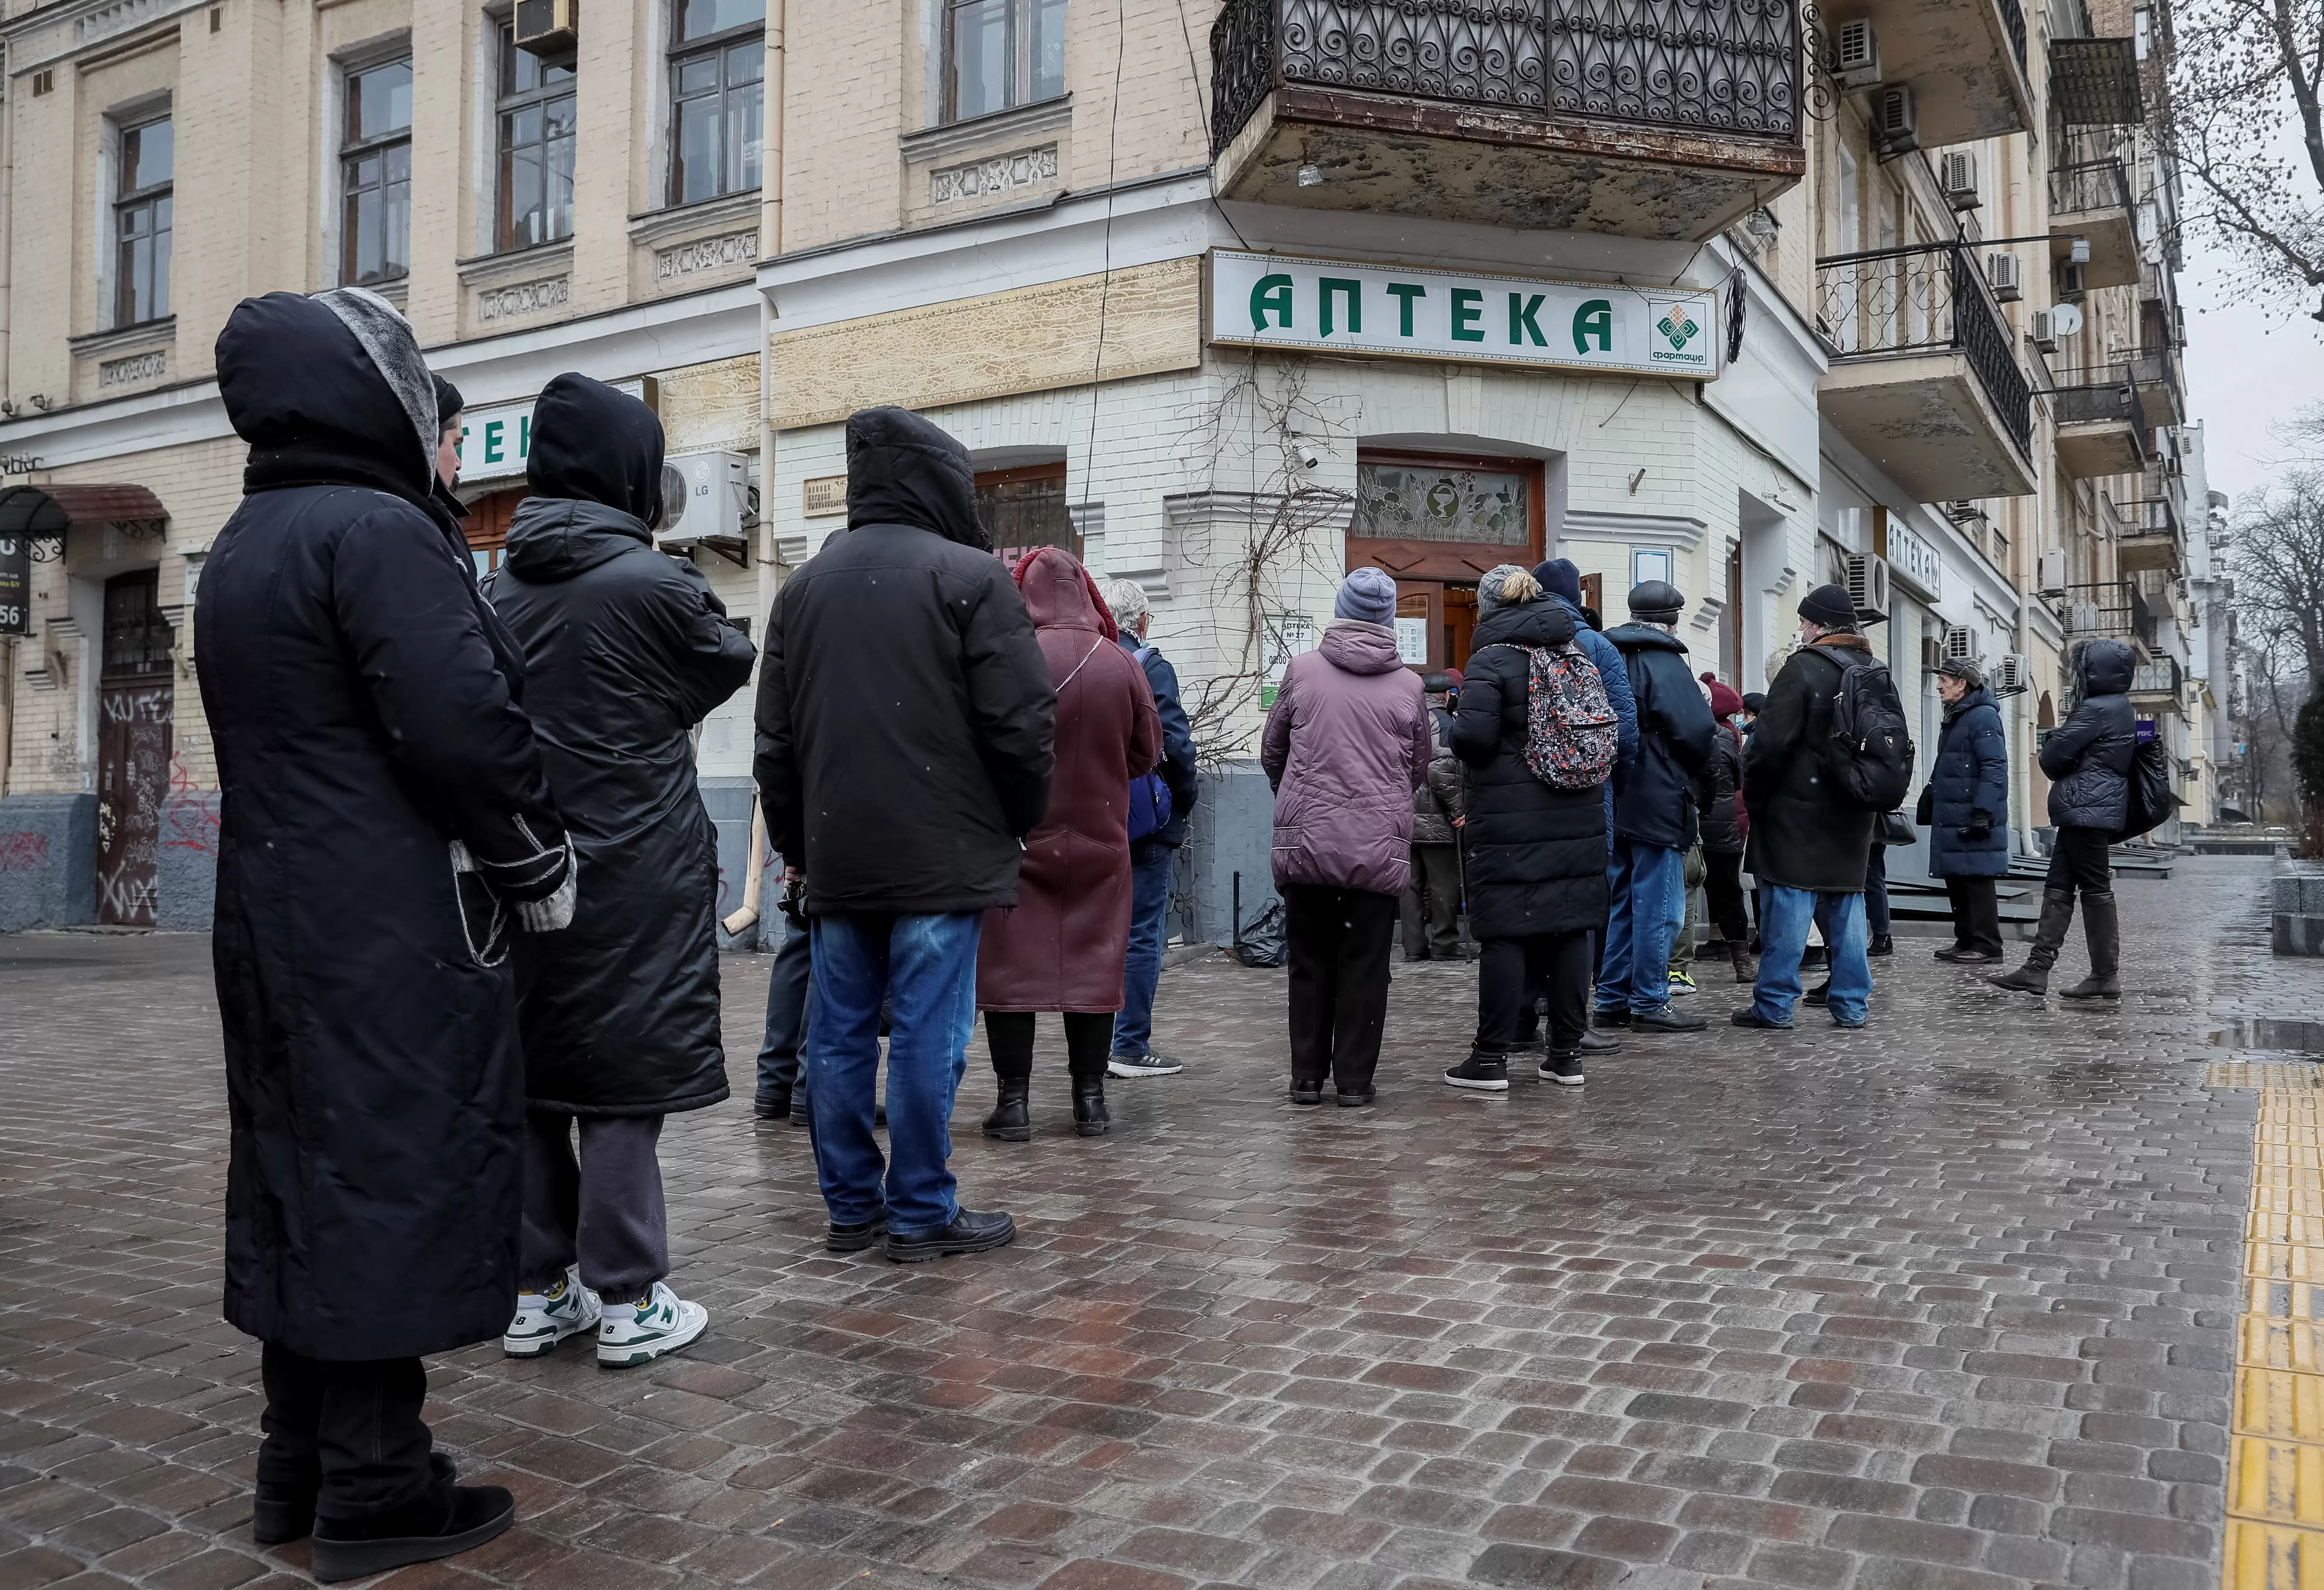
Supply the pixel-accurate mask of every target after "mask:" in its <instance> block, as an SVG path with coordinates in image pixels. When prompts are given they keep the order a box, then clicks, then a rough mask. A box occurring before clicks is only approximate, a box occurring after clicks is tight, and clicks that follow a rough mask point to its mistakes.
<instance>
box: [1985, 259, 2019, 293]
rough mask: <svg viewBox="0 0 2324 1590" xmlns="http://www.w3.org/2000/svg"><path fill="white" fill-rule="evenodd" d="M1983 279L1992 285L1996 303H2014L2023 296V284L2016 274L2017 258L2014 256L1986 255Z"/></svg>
mask: <svg viewBox="0 0 2324 1590" xmlns="http://www.w3.org/2000/svg"><path fill="white" fill-rule="evenodd" d="M1985 279H1986V280H1987V282H1991V283H1992V284H1993V300H1994V301H1995V302H1996V303H2015V302H2016V301H2017V300H2019V299H2021V298H2024V296H2025V287H2024V282H2023V280H2022V279H2021V278H2020V277H2019V275H2018V272H2017V256H2016V255H2015V254H1987V255H1986V256H1985Z"/></svg>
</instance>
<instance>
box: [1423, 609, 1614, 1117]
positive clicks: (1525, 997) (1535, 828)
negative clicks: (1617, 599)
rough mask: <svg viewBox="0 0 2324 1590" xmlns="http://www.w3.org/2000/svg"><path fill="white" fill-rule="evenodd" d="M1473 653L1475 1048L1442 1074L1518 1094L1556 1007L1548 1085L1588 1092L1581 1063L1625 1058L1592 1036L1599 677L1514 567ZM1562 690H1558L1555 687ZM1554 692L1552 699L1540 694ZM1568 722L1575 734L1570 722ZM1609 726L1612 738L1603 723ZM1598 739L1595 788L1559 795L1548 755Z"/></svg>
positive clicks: (1460, 732) (1607, 754)
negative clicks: (1512, 1072) (1529, 1039)
mask: <svg viewBox="0 0 2324 1590" xmlns="http://www.w3.org/2000/svg"><path fill="white" fill-rule="evenodd" d="M1477 607H1478V612H1479V615H1480V616H1479V619H1478V623H1477V633H1476V643H1475V645H1474V646H1473V647H1472V648H1471V652H1470V653H1469V674H1468V683H1467V685H1466V687H1465V688H1464V689H1462V692H1461V697H1462V699H1461V712H1460V716H1458V717H1457V718H1456V719H1455V720H1454V723H1453V729H1452V744H1453V746H1454V748H1455V749H1456V750H1457V751H1459V753H1461V758H1462V761H1464V762H1465V763H1468V764H1469V768H1470V779H1471V796H1470V804H1469V814H1468V823H1467V826H1466V829H1465V832H1466V833H1467V835H1468V839H1469V901H1470V903H1469V911H1470V921H1471V930H1472V931H1473V932H1474V933H1475V934H1476V936H1477V940H1478V942H1479V944H1480V946H1481V947H1482V954H1481V958H1480V962H1479V966H1478V980H1477V1039H1476V1042H1475V1044H1474V1045H1473V1046H1472V1048H1471V1052H1470V1054H1469V1058H1467V1059H1465V1060H1463V1061H1462V1062H1461V1063H1460V1064H1459V1065H1457V1066H1454V1067H1452V1068H1451V1069H1450V1070H1448V1071H1446V1072H1445V1073H1444V1080H1445V1081H1446V1082H1448V1083H1450V1084H1452V1086H1455V1087H1462V1088H1470V1089H1474V1090H1479V1091H1484V1092H1492V1093H1499V1092H1504V1091H1506V1090H1507V1089H1508V1085H1509V1081H1508V1057H1509V1054H1510V1051H1511V1049H1513V1048H1514V1046H1515V1044H1516V1042H1517V1037H1518V1034H1519V1031H1520V1024H1521V1021H1522V1017H1523V1016H1524V1014H1525V1008H1526V1006H1527V1005H1528V1004H1530V1003H1533V1002H1534V1001H1535V999H1536V998H1543V997H1545V998H1546V999H1547V1001H1548V1005H1549V1014H1548V1021H1547V1025H1548V1035H1547V1045H1546V1047H1547V1051H1548V1052H1547V1054H1546V1055H1545V1058H1544V1059H1543V1062H1542V1064H1541V1066H1540V1068H1539V1074H1540V1076H1541V1077H1542V1078H1543V1079H1544V1080H1545V1081H1549V1082H1558V1083H1567V1084H1576V1083H1580V1082H1581V1081H1582V1079H1583V1076H1584V1070H1585V1068H1584V1064H1583V1057H1584V1056H1585V1055H1589V1054H1596V1053H1609V1052H1612V1051H1613V1050H1614V1049H1617V1048H1618V1047H1619V1046H1618V1044H1616V1043H1615V1042H1614V1041H1613V1040H1610V1039H1607V1038H1604V1037H1601V1036H1600V1035H1597V1034H1594V1033H1592V1032H1591V1031H1590V980H1591V968H1590V961H1591V956H1590V935H1591V933H1593V932H1595V931H1596V930H1597V927H1598V924H1599V921H1600V919H1601V918H1602V917H1603V916H1604V914H1605V893H1606V836H1605V822H1606V816H1605V811H1606V809H1605V802H1604V801H1603V800H1601V799H1600V795H1599V791H1598V784H1599V783H1600V782H1601V781H1603V780H1604V779H1606V778H1607V777H1609V776H1610V775H1611V773H1612V771H1613V763H1614V758H1615V753H1616V749H1617V747H1618V744H1619V741H1618V736H1617V735H1615V733H1613V732H1612V731H1613V724H1614V718H1613V708H1612V706H1611V703H1610V701H1609V698H1608V696H1607V692H1606V689H1605V686H1604V684H1603V682H1602V681H1601V680H1600V676H1599V673H1598V670H1597V666H1596V665H1595V664H1594V663H1592V662H1591V661H1590V658H1589V655H1588V653H1586V652H1583V651H1582V649H1581V648H1580V647H1578V646H1576V645H1574V644H1573V638H1574V632H1575V627H1576V624H1575V619H1574V616H1573V614H1572V610H1571V609H1570V608H1569V607H1567V606H1566V605H1564V604H1563V603H1561V602H1557V601H1555V600H1553V599H1550V598H1547V597H1545V596H1544V594H1543V592H1542V589H1541V587H1540V586H1539V585H1538V584H1536V583H1535V580H1534V578H1533V576H1532V575H1530V574H1528V573H1526V571H1525V570H1524V569H1520V568H1518V567H1517V566H1516V565H1515V564H1503V565H1501V566H1500V567H1499V568H1497V569H1489V570H1488V571H1487V572H1486V574H1485V575H1484V577H1483V578H1481V579H1480V580H1479V581H1478V582H1477ZM1550 680H1554V681H1555V684H1554V686H1551V685H1550V684H1549V683H1548V681H1550ZM1536 689H1550V691H1551V693H1550V695H1549V696H1548V697H1546V698H1541V697H1536V696H1535V690H1536ZM1569 714H1571V715H1572V721H1571V722H1569ZM1600 714H1602V715H1603V721H1602V724H1598V723H1597V721H1596V720H1597V718H1598V715H1600ZM1582 724H1591V725H1593V730H1592V737H1591V738H1590V739H1589V740H1588V741H1587V743H1586V748H1587V749H1589V750H1591V751H1594V752H1597V753H1602V756H1603V763H1602V764H1601V765H1599V766H1597V767H1595V768H1594V769H1584V770H1582V771H1581V772H1574V773H1572V774H1571V775H1568V776H1571V777H1573V778H1576V779H1579V778H1581V777H1582V773H1583V772H1591V771H1594V772H1595V773H1596V777H1595V778H1592V779H1589V780H1588V781H1582V782H1576V783H1573V784H1572V785H1571V786H1568V785H1562V784H1557V783H1552V782H1550V781H1549V780H1548V779H1547V778H1545V776H1544V774H1543V772H1541V771H1540V768H1541V766H1542V765H1543V753H1551V752H1554V753H1556V754H1558V755H1560V756H1569V755H1573V756H1578V755H1579V754H1580V753H1581V752H1582V750H1583V749H1584V748H1585V742H1584V740H1583V738H1582V735H1581V734H1580V733H1577V732H1575V730H1576V726H1578V725H1582Z"/></svg>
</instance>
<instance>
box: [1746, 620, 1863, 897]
mask: <svg viewBox="0 0 2324 1590" xmlns="http://www.w3.org/2000/svg"><path fill="white" fill-rule="evenodd" d="M1871 656H1872V648H1871V647H1870V646H1869V645H1867V643H1866V642H1865V640H1864V638H1863V637H1862V636H1861V635H1826V636H1824V637H1823V638H1822V639H1821V640H1820V641H1818V642H1815V643H1814V644H1813V645H1811V646H1803V647H1801V648H1800V649H1799V650H1798V651H1797V652H1793V653H1792V655H1791V658H1790V659H1789V660H1788V661H1785V662H1784V669H1783V671H1782V672H1781V673H1778V674H1777V675H1776V676H1775V683H1774V684H1772V685H1770V686H1769V687H1768V688H1767V705H1766V710H1764V711H1762V712H1761V713H1760V714H1759V716H1758V720H1757V723H1756V724H1755V725H1754V726H1753V730H1752V735H1751V741H1750V744H1749V746H1748V748H1747V749H1746V750H1745V752H1744V753H1743V801H1744V805H1745V807H1746V809H1748V810H1749V812H1750V814H1751V837H1750V840H1749V843H1748V845H1747V846H1745V848H1744V852H1743V857H1744V859H1743V867H1744V870H1745V871H1746V872H1748V873H1749V874H1751V875H1752V876H1753V877H1755V878H1757V880H1758V881H1759V882H1760V883H1775V884H1781V885H1782V886H1783V887H1784V888H1787V889H1812V890H1814V891H1816V892H1819V893H1827V894H1860V893H1862V892H1863V891H1864V869H1865V865H1866V864H1867V862H1868V861H1870V860H1871V857H1872V825H1873V821H1874V818H1875V817H1876V814H1875V813H1873V812H1869V811H1867V810H1865V809H1863V808H1862V807H1859V806H1858V805H1856V804H1855V803H1854V802H1852V801H1849V800H1846V799H1845V798H1843V797H1841V796H1840V795H1839V794H1838V792H1837V790H1835V788H1834V786H1833V785H1832V783H1831V781H1830V780H1829V779H1827V778H1826V777H1825V776H1824V761H1823V756H1824V747H1825V745H1826V744H1829V743H1830V741H1831V713H1832V694H1833V691H1834V690H1835V689H1837V687H1838V686H1839V683H1840V670H1842V669H1845V668H1851V667H1854V666H1855V665H1856V664H1857V663H1858V662H1859V661H1870V660H1871ZM1843 658H1845V659H1846V661H1842V659H1843Z"/></svg>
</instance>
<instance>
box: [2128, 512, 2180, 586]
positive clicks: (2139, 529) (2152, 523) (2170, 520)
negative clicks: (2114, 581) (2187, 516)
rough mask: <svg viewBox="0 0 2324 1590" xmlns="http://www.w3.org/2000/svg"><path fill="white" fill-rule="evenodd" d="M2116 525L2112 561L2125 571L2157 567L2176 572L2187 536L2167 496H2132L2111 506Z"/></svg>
mask: <svg viewBox="0 0 2324 1590" xmlns="http://www.w3.org/2000/svg"><path fill="white" fill-rule="evenodd" d="M2115 513H2116V519H2117V520H2118V522H2119V525H2120V528H2119V529H2118V530H2117V531H2116V535H2115V563H2116V567H2118V568H2120V569H2123V570H2125V571H2126V572H2127V571H2130V570H2134V569H2161V570H2163V571H2164V572H2166V573H2170V574H2177V573H2178V572H2180V571H2181V569H2183V568H2184V566H2185V563H2186V559H2187V538H2186V532H2185V531H2184V530H2183V529H2182V528H2181V525H2180V522H2179V511H2178V509H2177V508H2176V507H2175V506H2173V505H2172V502H2171V499H2170V498H2168V497H2135V498H2133V499H2132V500H2130V501H2129V502H2126V503H2120V504H2116V506H2115Z"/></svg>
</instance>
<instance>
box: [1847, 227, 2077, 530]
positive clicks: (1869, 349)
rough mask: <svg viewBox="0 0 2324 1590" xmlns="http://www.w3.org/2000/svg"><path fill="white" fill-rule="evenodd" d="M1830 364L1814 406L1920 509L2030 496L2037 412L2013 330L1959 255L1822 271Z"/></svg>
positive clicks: (1874, 260)
mask: <svg viewBox="0 0 2324 1590" xmlns="http://www.w3.org/2000/svg"><path fill="white" fill-rule="evenodd" d="M1816 329H1817V330H1818V332H1819V333H1820V334H1821V336H1822V337H1823V340H1824V342H1825V344H1826V346H1827V347H1829V348H1830V350H1831V361H1832V363H1831V374H1828V375H1826V376H1825V377H1824V379H1823V383H1822V384H1821V386H1820V387H1819V388H1818V389H1817V392H1816V402H1817V406H1818V407H1819V408H1821V410H1822V411H1823V416H1824V418H1825V419H1826V420H1828V421H1831V425H1832V428H1833V429H1834V430H1838V431H1839V432H1840V434H1841V435H1842V436H1845V437H1846V438H1848V439H1849V441H1850V442H1853V443H1854V444H1855V445H1856V446H1857V447H1858V448H1860V449H1861V450H1862V451H1863V453H1864V454H1865V456H1866V457H1867V458H1870V459H1871V460H1872V461H1873V462H1874V463H1875V464H1877V465H1878V466H1879V467H1881V468H1882V469H1883V470H1885V471H1886V473H1887V475H1888V477H1889V478H1890V479H1892V480H1894V481H1895V483H1896V484H1897V485H1900V486H1902V487H1904V489H1905V490H1906V491H1907V492H1909V493H1910V494H1911V495H1913V496H1914V497H1915V498H1917V499H1919V500H1920V501H1922V502H1924V503H1934V502H1944V501H1950V500H1952V499H1955V498H1961V497H1971V498H1974V497H2022V496H2026V495H2031V494H2032V493H2033V490H2034V485H2035V481H2034V475H2033V402H2032V395H2031V388H2030V387H2029V386H2028V385H2027V384H2026V380H2025V373H2024V371H2023V370H2021V369H2020V368H2019V367H2018V365H2017V360H2016V357H2015V354H2014V352H2013V351H2012V347H2013V339H2012V338H2011V337H2010V334H2009V328H2008V326H2007V325H2006V323H2005V322H2004V321H2003V319H2002V318H2001V310H2000V308H1999V306H1998V305H1997V304H1996V303H1995V302H1994V301H1993V293H1992V291H1991V290H1990V289H1989V288H1987V285H1986V282H1985V273H1983V272H1982V271H1981V270H1979V269H1978V263H1977V260H1976V257H1975V256H1974V255H1973V254H1971V253H1970V251H1969V250H1968V249H1967V248H1964V247H1962V246H1961V245H1959V244H1953V243H1939V244H1929V245H1923V246H1921V247H1917V248H1883V249H1874V250H1871V251H1869V252H1867V253H1864V254H1834V255H1832V256H1831V257H1830V258H1827V259H1821V260H1818V261H1817V262H1816Z"/></svg>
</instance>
